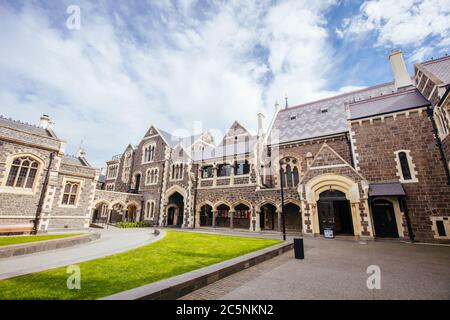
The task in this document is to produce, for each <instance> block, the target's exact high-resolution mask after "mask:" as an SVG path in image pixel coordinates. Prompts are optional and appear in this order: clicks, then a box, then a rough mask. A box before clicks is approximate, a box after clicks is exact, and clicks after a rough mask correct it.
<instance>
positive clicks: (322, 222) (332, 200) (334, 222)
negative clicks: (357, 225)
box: [317, 190, 354, 235]
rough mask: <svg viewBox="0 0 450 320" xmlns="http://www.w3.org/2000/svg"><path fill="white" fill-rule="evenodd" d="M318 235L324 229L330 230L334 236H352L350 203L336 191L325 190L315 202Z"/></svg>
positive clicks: (343, 195)
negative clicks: (317, 217)
mask: <svg viewBox="0 0 450 320" xmlns="http://www.w3.org/2000/svg"><path fill="white" fill-rule="evenodd" d="M317 211H318V215H319V228H320V234H323V230H324V228H332V229H333V230H334V233H335V234H336V235H339V234H340V235H354V230H353V220H352V213H351V209H350V201H348V200H347V198H346V197H345V194H344V193H343V192H341V191H338V190H327V191H324V192H322V193H321V194H320V195H319V201H317Z"/></svg>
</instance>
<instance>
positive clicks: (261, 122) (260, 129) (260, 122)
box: [258, 112, 264, 136]
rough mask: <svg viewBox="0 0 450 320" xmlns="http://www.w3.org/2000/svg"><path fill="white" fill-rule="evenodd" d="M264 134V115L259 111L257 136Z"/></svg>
mask: <svg viewBox="0 0 450 320" xmlns="http://www.w3.org/2000/svg"><path fill="white" fill-rule="evenodd" d="M263 134H264V115H263V114H262V113H261V112H259V113H258V136H261V135H263Z"/></svg>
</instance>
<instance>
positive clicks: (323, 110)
mask: <svg viewBox="0 0 450 320" xmlns="http://www.w3.org/2000/svg"><path fill="white" fill-rule="evenodd" d="M327 112H328V108H320V113H327Z"/></svg>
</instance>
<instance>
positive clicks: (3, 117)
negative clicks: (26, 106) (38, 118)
mask: <svg viewBox="0 0 450 320" xmlns="http://www.w3.org/2000/svg"><path fill="white" fill-rule="evenodd" d="M0 119H4V120H7V121H11V122H15V123H18V124H23V125H26V126H30V127H34V128H39V129H42V130H45V129H44V128H42V127H39V126H37V125H35V124H32V123H28V122H23V121H20V120H16V119H13V118H11V117H9V118H7V117H6V116H4V115H2V114H0Z"/></svg>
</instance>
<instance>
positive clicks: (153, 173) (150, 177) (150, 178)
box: [145, 168, 159, 184]
mask: <svg viewBox="0 0 450 320" xmlns="http://www.w3.org/2000/svg"><path fill="white" fill-rule="evenodd" d="M158 173H159V170H158V168H151V169H148V170H147V173H146V176H145V184H157V183H158Z"/></svg>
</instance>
